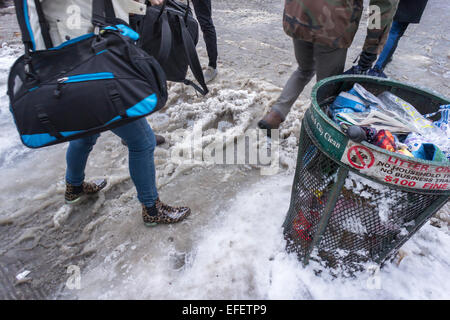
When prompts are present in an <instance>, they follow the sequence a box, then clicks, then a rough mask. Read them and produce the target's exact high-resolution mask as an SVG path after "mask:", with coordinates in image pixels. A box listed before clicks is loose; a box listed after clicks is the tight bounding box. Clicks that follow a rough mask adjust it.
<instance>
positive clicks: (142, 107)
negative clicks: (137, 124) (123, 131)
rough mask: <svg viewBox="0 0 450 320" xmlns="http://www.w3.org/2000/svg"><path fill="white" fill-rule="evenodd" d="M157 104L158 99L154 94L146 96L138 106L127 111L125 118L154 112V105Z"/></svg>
mask: <svg viewBox="0 0 450 320" xmlns="http://www.w3.org/2000/svg"><path fill="white" fill-rule="evenodd" d="M157 104H158V98H157V97H156V94H152V95H151V96H148V97H147V98H145V99H144V100H142V101H141V102H139V103H138V104H136V105H134V106H133V107H131V108H129V109H127V116H129V117H139V116H142V115H144V114H147V113H150V112H152V111H153V110H155V108H156V105H157Z"/></svg>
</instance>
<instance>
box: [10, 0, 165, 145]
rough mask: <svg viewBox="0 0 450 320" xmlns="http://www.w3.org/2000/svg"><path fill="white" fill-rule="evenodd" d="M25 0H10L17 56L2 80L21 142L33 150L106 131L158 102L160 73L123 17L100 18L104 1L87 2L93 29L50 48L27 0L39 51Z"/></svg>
mask: <svg viewBox="0 0 450 320" xmlns="http://www.w3.org/2000/svg"><path fill="white" fill-rule="evenodd" d="M29 1H30V0H28V1H27V0H16V1H15V6H16V11H17V17H18V21H19V24H20V27H21V31H22V34H23V42H24V45H25V54H24V55H23V56H22V57H20V58H19V59H18V60H17V61H16V62H15V64H14V65H13V67H12V68H11V71H10V75H9V82H8V95H9V98H10V102H11V106H10V110H11V112H12V114H13V116H14V120H15V123H16V126H17V129H18V131H19V134H20V137H21V139H22V142H23V144H24V145H25V146H27V147H30V148H40V147H45V146H50V145H54V144H57V143H61V142H65V141H70V140H74V139H78V138H81V137H83V136H88V135H91V134H94V133H99V132H102V131H106V130H110V129H112V128H115V127H118V126H121V125H124V124H126V123H129V122H131V121H135V120H136V119H139V118H142V117H145V116H147V115H149V114H151V113H153V112H155V111H157V110H159V109H161V108H162V107H163V106H164V105H165V104H166V101H167V85H166V77H165V74H164V71H163V70H162V68H161V67H160V65H159V63H158V62H157V61H156V60H155V59H154V58H153V57H152V56H150V55H148V54H147V53H146V52H145V51H143V50H142V49H140V48H138V47H137V46H136V45H135V43H136V41H137V40H138V37H139V35H138V34H137V33H136V32H134V31H133V30H132V29H131V28H129V26H128V25H127V23H126V22H124V21H122V20H120V19H117V18H114V17H108V10H111V8H112V4H111V0H93V15H92V23H93V24H94V25H95V26H96V28H95V30H96V31H95V32H93V33H90V34H86V35H83V36H81V37H78V38H75V39H72V40H69V41H66V42H64V43H62V44H61V45H59V46H57V47H53V45H52V41H51V37H50V33H49V27H48V23H46V21H45V16H44V14H43V11H42V7H41V3H40V1H39V0H35V1H34V6H32V7H33V9H34V10H36V12H34V14H37V15H38V16H39V23H40V28H39V29H40V32H41V33H42V35H40V36H42V37H43V38H44V42H45V46H46V50H36V45H35V38H34V34H33V30H32V28H31V26H30V20H29V14H30V12H29V10H31V8H30V6H29V5H28V4H29ZM31 1H33V0H31Z"/></svg>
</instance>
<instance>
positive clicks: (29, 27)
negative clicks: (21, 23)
mask: <svg viewBox="0 0 450 320" xmlns="http://www.w3.org/2000/svg"><path fill="white" fill-rule="evenodd" d="M23 10H24V16H25V23H26V25H27V29H28V33H29V34H30V39H31V44H32V45H33V48H32V49H33V50H36V42H35V40H34V33H33V29H32V28H31V24H30V16H29V15H28V1H27V0H23Z"/></svg>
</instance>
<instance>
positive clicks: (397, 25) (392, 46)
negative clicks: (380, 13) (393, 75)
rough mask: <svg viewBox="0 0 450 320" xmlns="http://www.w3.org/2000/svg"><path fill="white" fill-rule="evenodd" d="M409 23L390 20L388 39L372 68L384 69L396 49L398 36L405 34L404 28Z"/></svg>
mask: <svg viewBox="0 0 450 320" xmlns="http://www.w3.org/2000/svg"><path fill="white" fill-rule="evenodd" d="M408 25H409V23H404V22H397V21H394V22H392V27H391V31H390V32H389V37H388V40H387V41H386V44H385V45H384V48H383V51H382V52H381V54H380V56H379V57H378V60H377V62H376V63H375V66H374V68H375V69H378V70H381V71H382V70H384V68H385V67H386V65H387V64H388V63H389V62H390V60H391V58H392V56H393V55H394V52H395V50H396V49H397V46H398V42H399V41H400V38H401V37H402V36H403V35H404V34H405V31H406V29H407V28H408Z"/></svg>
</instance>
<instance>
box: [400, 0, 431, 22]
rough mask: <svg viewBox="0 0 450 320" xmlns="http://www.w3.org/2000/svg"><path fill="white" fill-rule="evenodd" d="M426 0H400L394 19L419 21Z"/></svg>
mask: <svg viewBox="0 0 450 320" xmlns="http://www.w3.org/2000/svg"><path fill="white" fill-rule="evenodd" d="M427 2H428V0H400V3H399V4H398V9H397V13H396V14H395V17H394V21H398V22H408V23H419V22H420V19H421V18H422V15H423V12H424V10H425V7H426V6H427Z"/></svg>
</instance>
